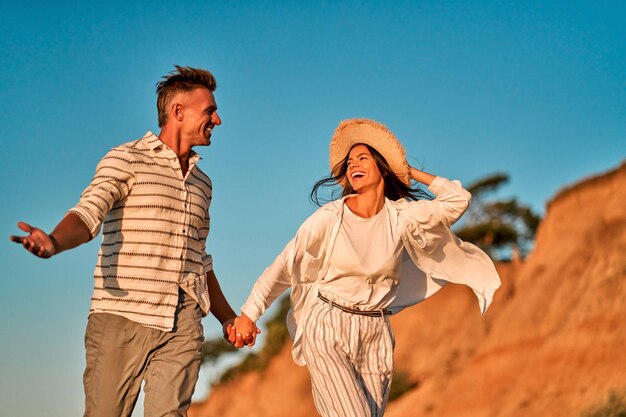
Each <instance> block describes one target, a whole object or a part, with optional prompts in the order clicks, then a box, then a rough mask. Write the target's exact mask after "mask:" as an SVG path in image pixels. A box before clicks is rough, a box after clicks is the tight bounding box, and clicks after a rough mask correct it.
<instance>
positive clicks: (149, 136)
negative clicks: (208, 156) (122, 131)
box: [143, 130, 202, 164]
mask: <svg viewBox="0 0 626 417" xmlns="http://www.w3.org/2000/svg"><path fill="white" fill-rule="evenodd" d="M143 140H144V141H145V142H146V145H148V147H149V148H150V149H151V150H155V149H158V148H161V147H163V148H166V149H169V150H170V151H171V152H172V153H174V151H172V150H171V149H170V148H169V147H168V146H167V145H166V144H164V143H163V142H161V139H159V137H158V136H157V135H155V134H154V133H152V132H151V131H149V130H148V131H147V132H146V134H145V135H143ZM200 159H202V157H201V156H200V155H198V153H197V152H196V151H194V150H193V149H191V150H190V152H189V163H190V164H191V162H194V163H196V162H198V161H199V160H200Z"/></svg>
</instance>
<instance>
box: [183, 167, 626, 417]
mask: <svg viewBox="0 0 626 417" xmlns="http://www.w3.org/2000/svg"><path fill="white" fill-rule="evenodd" d="M498 269H499V271H500V273H501V277H502V281H503V285H502V287H501V289H500V290H499V291H498V293H497V294H496V297H495V300H494V303H493V305H492V307H491V308H490V310H489V311H488V312H487V314H486V315H485V316H483V317H481V316H480V315H479V312H478V307H477V304H476V301H475V299H474V297H473V294H471V292H470V291H469V290H468V289H467V288H464V287H459V286H453V285H448V286H447V287H445V288H444V289H443V290H442V291H440V292H439V293H438V294H437V295H435V296H434V297H432V298H431V299H429V300H427V301H426V302H424V303H422V304H420V305H417V306H415V307H413V308H411V309H408V310H405V311H404V312H402V313H401V314H399V315H398V316H395V317H393V319H392V321H393V325H394V329H395V332H396V352H395V361H396V370H398V371H402V372H405V373H406V374H407V375H408V376H409V377H410V379H412V380H413V381H415V382H417V386H416V387H415V388H414V389H412V390H411V391H409V392H407V393H406V394H405V395H404V396H402V397H401V398H399V399H398V400H396V401H394V402H392V403H391V404H390V405H389V407H388V410H387V413H386V416H389V417H395V416H398V417H399V416H431V415H432V416H437V417H448V416H449V417H452V416H454V417H463V416H468V417H470V416H471V417H482V416H484V417H497V416H502V417H515V416H579V415H581V412H582V411H583V410H586V409H588V408H589V407H591V406H594V405H596V404H599V403H602V402H603V401H604V400H605V399H606V397H607V395H608V393H609V392H611V391H615V392H626V164H624V165H622V166H621V167H620V168H618V169H616V170H613V171H611V172H608V173H606V174H603V175H600V176H597V177H594V178H591V179H587V180H584V181H582V182H580V183H578V184H576V185H574V186H572V187H569V188H567V189H565V190H563V191H562V192H560V193H559V194H558V195H557V196H556V197H555V198H554V199H553V200H552V201H551V202H550V203H549V204H548V210H547V214H546V218H545V219H544V221H543V222H542V224H541V226H540V228H539V231H538V234H537V241H536V246H535V249H534V251H533V252H532V254H531V255H530V256H529V257H528V259H527V260H526V261H525V262H524V263H523V264H500V265H498ZM190 415H191V416H192V417H203V416H207V417H208V416H222V417H229V416H239V415H246V416H248V417H253V416H268V417H270V416H271V417H281V416H285V417H286V416H289V417H299V416H315V415H316V413H315V410H314V408H313V403H312V399H311V395H310V383H309V380H308V375H307V372H306V370H305V369H303V368H300V367H298V366H296V365H294V364H293V362H292V361H291V357H290V354H289V347H288V346H285V347H284V349H283V351H282V352H281V354H280V355H278V356H277V357H276V358H275V359H274V360H273V361H272V363H271V365H270V367H269V368H268V369H267V370H266V371H265V372H264V373H263V374H248V375H245V376H243V377H241V378H240V379H238V380H236V381H234V382H232V383H230V384H228V385H224V386H220V387H218V388H216V389H215V390H213V392H212V394H211V395H210V397H209V398H208V399H207V400H206V401H205V402H203V403H198V404H194V405H193V407H192V410H191V412H190Z"/></svg>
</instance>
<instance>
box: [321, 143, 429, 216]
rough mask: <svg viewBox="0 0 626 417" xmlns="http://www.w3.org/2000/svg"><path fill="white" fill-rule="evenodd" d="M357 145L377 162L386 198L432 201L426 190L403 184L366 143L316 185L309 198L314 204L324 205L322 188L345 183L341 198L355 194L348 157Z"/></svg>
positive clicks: (381, 157) (332, 194)
mask: <svg viewBox="0 0 626 417" xmlns="http://www.w3.org/2000/svg"><path fill="white" fill-rule="evenodd" d="M357 145H365V146H366V147H367V149H369V151H370V153H371V154H372V157H373V158H374V161H376V166H378V170H379V171H380V174H381V175H382V177H383V180H384V181H385V197H387V198H388V199H390V200H394V201H395V200H398V199H401V198H405V199H407V200H414V201H416V200H424V199H428V200H430V199H432V197H431V196H430V195H428V194H427V193H426V192H425V191H424V190H422V189H421V188H420V186H419V185H416V186H415V187H411V186H409V185H406V184H405V183H403V182H402V181H401V180H400V178H398V176H397V175H396V174H395V173H394V172H393V170H392V169H391V167H390V166H389V163H387V160H386V159H385V157H383V156H382V155H381V154H380V153H379V152H378V151H377V150H376V149H374V148H372V147H371V146H369V145H367V144H364V143H357V144H354V145H353V146H352V147H351V148H350V151H348V154H347V155H346V157H345V158H343V159H342V160H341V161H340V162H339V163H338V164H337V165H335V167H334V169H333V170H332V172H331V173H330V176H328V177H326V178H322V179H321V180H319V181H318V182H316V183H315V185H314V186H313V189H312V190H311V195H310V196H309V198H310V199H311V201H312V202H313V203H314V204H316V205H318V206H321V205H322V203H320V198H319V196H318V192H319V190H320V188H321V187H334V186H336V185H340V186H341V184H342V183H345V186H342V190H341V197H345V196H347V195H350V194H354V188H352V185H350V182H349V181H348V157H349V156H350V152H351V151H352V148H354V147H355V146H357ZM333 172H336V173H337V174H336V175H333ZM334 195H335V192H334V190H333V191H332V192H331V200H334V199H335V197H334Z"/></svg>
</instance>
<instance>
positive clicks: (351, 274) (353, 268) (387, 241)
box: [319, 205, 403, 310]
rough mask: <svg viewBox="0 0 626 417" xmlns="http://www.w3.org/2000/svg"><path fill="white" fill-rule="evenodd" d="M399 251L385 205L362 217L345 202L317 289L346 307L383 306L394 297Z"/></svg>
mask: <svg viewBox="0 0 626 417" xmlns="http://www.w3.org/2000/svg"><path fill="white" fill-rule="evenodd" d="M402 252H403V246H402V241H401V240H400V236H393V234H392V228H391V227H390V224H389V214H388V211H387V209H386V207H383V209H382V210H381V211H380V212H378V213H377V214H376V215H374V216H372V217H369V218H364V217H359V216H357V215H356V214H354V213H353V212H352V211H350V208H349V207H348V206H347V205H346V206H345V207H344V210H343V218H342V222H341V228H340V229H339V234H338V235H337V240H336V241H335V246H334V248H333V252H332V254H331V255H330V266H329V269H328V272H327V274H326V276H325V277H324V278H323V279H322V281H321V284H320V287H319V291H320V293H322V294H323V295H324V296H325V297H327V298H328V299H330V300H332V301H334V302H337V303H338V304H341V305H343V306H346V307H350V308H358V309H360V310H379V309H384V308H386V307H388V306H389V305H390V304H391V303H392V302H393V300H394V298H395V296H396V292H397V286H398V280H399V275H400V274H399V269H400V265H401V261H402Z"/></svg>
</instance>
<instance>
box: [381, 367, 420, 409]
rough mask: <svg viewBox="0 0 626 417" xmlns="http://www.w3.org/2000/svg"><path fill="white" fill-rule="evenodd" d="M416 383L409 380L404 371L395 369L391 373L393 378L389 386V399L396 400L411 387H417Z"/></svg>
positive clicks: (390, 400)
mask: <svg viewBox="0 0 626 417" xmlns="http://www.w3.org/2000/svg"><path fill="white" fill-rule="evenodd" d="M417 385H418V383H417V382H414V381H411V379H410V378H409V375H408V374H407V373H406V372H403V371H398V370H395V371H394V373H393V380H392V381H391V387H390V388H389V400H388V402H392V401H393V400H397V399H398V398H400V397H401V396H403V395H404V394H406V393H407V392H409V391H411V390H412V389H413V388H415V387H417Z"/></svg>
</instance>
